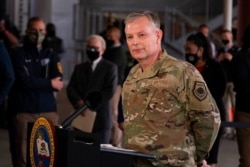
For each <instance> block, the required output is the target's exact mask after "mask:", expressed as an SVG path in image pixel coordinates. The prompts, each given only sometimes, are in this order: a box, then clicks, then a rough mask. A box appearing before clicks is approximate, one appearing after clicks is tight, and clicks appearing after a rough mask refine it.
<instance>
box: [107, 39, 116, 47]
mask: <svg viewBox="0 0 250 167" xmlns="http://www.w3.org/2000/svg"><path fill="white" fill-rule="evenodd" d="M106 42H107V48H109V47H111V46H113V45H114V43H115V41H114V40H112V39H108V40H107V41H106Z"/></svg>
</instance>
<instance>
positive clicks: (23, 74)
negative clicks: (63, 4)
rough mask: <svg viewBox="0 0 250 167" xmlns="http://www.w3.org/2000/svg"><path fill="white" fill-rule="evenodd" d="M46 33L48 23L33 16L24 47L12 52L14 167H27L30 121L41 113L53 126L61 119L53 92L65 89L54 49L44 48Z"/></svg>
mask: <svg viewBox="0 0 250 167" xmlns="http://www.w3.org/2000/svg"><path fill="white" fill-rule="evenodd" d="M45 34H46V30H45V22H44V21H43V20H42V19H41V18H39V17H32V18H30V19H29V21H28V23H27V29H26V34H25V37H24V43H23V46H22V47H18V48H16V49H15V50H14V51H13V53H12V54H11V60H12V64H13V68H14V72H15V77H16V80H15V82H14V84H13V87H12V89H11V91H10V93H9V96H8V113H9V114H11V119H10V120H11V121H12V122H10V126H12V127H11V128H10V129H9V132H10V133H12V135H13V136H12V137H13V138H12V139H10V141H11V142H10V144H11V145H14V148H15V151H16V156H15V155H13V156H15V157H14V159H15V162H14V163H15V164H14V166H18V167H26V149H27V124H28V122H34V121H35V120H36V119H37V118H38V117H40V116H43V117H45V118H47V119H49V120H50V121H52V122H53V124H54V125H58V121H59V116H58V114H57V112H56V111H57V106H56V99H55V96H54V92H55V91H60V90H61V89H62V88H63V81H62V66H61V63H60V59H59V57H58V56H57V55H56V54H55V53H54V52H52V51H50V49H47V48H43V47H42V42H43V40H44V37H45Z"/></svg>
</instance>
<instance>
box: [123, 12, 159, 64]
mask: <svg viewBox="0 0 250 167" xmlns="http://www.w3.org/2000/svg"><path fill="white" fill-rule="evenodd" d="M125 34H126V40H127V45H128V48H129V50H130V53H131V55H132V57H133V58H135V59H136V60H138V61H140V60H143V59H147V58H148V57H151V56H154V55H156V54H158V52H159V50H158V49H159V46H160V45H161V38H162V33H161V30H159V29H157V28H156V26H155V25H154V24H152V23H151V22H150V21H149V20H148V18H147V17H140V18H137V19H135V20H133V21H131V22H129V23H127V24H126V26H125Z"/></svg>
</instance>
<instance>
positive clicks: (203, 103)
mask: <svg viewBox="0 0 250 167" xmlns="http://www.w3.org/2000/svg"><path fill="white" fill-rule="evenodd" d="M125 34H126V41H127V44H128V47H129V50H130V53H131V55H132V57H133V58H135V59H136V60H137V61H138V62H139V63H138V64H137V65H136V66H134V67H133V68H132V69H131V71H130V73H129V75H128V77H127V79H126V81H125V82H124V85H123V91H122V99H123V108H124V116H125V148H128V149H134V150H136V151H140V152H143V153H147V154H153V155H156V157H157V158H156V159H155V160H147V159H136V160H135V164H134V166H135V167H147V166H158V167H195V166H199V164H200V163H201V162H202V160H203V159H204V158H205V157H206V155H207V154H208V152H209V150H210V149H211V147H212V145H213V143H214V141H215V138H216V136H217V133H218V130H219V126H220V122H221V120H220V115H219V111H218V108H217V106H216V103H215V101H214V99H213V97H212V96H211V94H210V92H209V90H208V88H207V85H206V83H205V81H204V80H203V78H202V77H201V75H200V73H199V72H198V71H197V70H196V68H195V67H193V66H192V65H191V64H188V63H187V62H184V61H182V60H177V59H176V58H174V57H171V56H170V55H168V54H167V52H166V51H165V50H163V49H162V48H161V39H162V35H163V33H162V31H161V30H160V21H159V17H158V16H157V14H155V13H152V12H150V11H145V12H139V13H130V14H129V15H128V16H127V17H126V19H125ZM203 166H206V165H203Z"/></svg>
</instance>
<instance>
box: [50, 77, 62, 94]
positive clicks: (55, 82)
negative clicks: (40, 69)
mask: <svg viewBox="0 0 250 167" xmlns="http://www.w3.org/2000/svg"><path fill="white" fill-rule="evenodd" d="M51 84H52V87H53V88H54V89H56V90H58V91H60V90H62V88H63V81H62V78H61V77H56V78H53V79H51Z"/></svg>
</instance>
